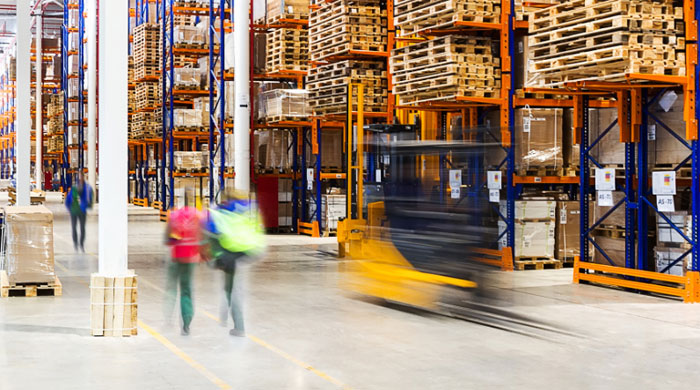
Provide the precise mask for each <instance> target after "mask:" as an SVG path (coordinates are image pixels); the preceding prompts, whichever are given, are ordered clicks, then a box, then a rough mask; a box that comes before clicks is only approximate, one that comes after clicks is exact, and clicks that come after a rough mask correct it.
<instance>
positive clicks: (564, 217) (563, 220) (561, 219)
mask: <svg viewBox="0 0 700 390" xmlns="http://www.w3.org/2000/svg"><path fill="white" fill-rule="evenodd" d="M567 213H568V211H566V209H562V210H561V212H560V214H559V224H560V225H566V222H567Z"/></svg>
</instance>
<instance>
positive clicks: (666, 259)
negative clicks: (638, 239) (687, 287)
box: [654, 246, 693, 276]
mask: <svg viewBox="0 0 700 390" xmlns="http://www.w3.org/2000/svg"><path fill="white" fill-rule="evenodd" d="M686 251H687V249H683V248H666V247H660V246H657V247H655V248H654V259H655V260H656V264H655V265H656V268H655V270H656V272H661V271H664V270H665V272H664V273H666V274H670V275H677V276H684V275H685V273H686V270H688V268H689V266H690V264H692V261H693V260H692V259H693V255H692V253H691V254H689V255H688V256H686V257H684V258H683V259H682V260H679V261H678V262H677V263H675V264H673V263H674V262H675V261H676V260H677V259H678V258H679V257H681V256H683V254H684V253H685V252H686ZM671 264H673V265H671ZM669 266H670V267H669ZM666 268H668V269H666Z"/></svg>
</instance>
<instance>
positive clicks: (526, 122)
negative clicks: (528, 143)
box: [523, 116, 532, 133]
mask: <svg viewBox="0 0 700 390" xmlns="http://www.w3.org/2000/svg"><path fill="white" fill-rule="evenodd" d="M531 120H532V118H530V117H529V116H524V117H523V133H529V132H530V121H531Z"/></svg>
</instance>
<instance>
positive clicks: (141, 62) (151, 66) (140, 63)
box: [133, 23, 161, 81]
mask: <svg viewBox="0 0 700 390" xmlns="http://www.w3.org/2000/svg"><path fill="white" fill-rule="evenodd" d="M133 57H134V81H142V80H143V79H145V78H148V77H159V76H160V65H161V63H160V58H161V46H160V26H159V25H157V24H155V23H144V24H140V25H138V26H136V27H135V28H134V56H133Z"/></svg>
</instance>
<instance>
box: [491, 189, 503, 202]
mask: <svg viewBox="0 0 700 390" xmlns="http://www.w3.org/2000/svg"><path fill="white" fill-rule="evenodd" d="M489 202H491V203H500V202H501V190H489Z"/></svg>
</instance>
